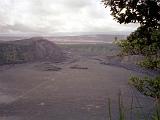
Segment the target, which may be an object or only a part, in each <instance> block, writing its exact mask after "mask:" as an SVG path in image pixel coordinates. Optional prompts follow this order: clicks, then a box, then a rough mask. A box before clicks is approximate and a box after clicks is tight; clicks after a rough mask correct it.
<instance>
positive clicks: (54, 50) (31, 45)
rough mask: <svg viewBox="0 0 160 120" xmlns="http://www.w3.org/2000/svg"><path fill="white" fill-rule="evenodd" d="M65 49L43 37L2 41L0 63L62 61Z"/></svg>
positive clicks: (0, 43) (0, 44)
mask: <svg viewBox="0 0 160 120" xmlns="http://www.w3.org/2000/svg"><path fill="white" fill-rule="evenodd" d="M64 60H65V55H64V53H63V51H62V50H61V49H60V48H59V47H58V46H57V45H56V44H54V43H53V42H51V41H48V40H46V39H44V38H42V37H35V38H30V39H25V40H17V41H7V42H0V65H3V64H15V63H25V62H32V61H50V62H62V61H64Z"/></svg>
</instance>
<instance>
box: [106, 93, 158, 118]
mask: <svg viewBox="0 0 160 120" xmlns="http://www.w3.org/2000/svg"><path fill="white" fill-rule="evenodd" d="M134 99H135V100H136V101H138V103H139V98H138V97H136V96H134V95H133V94H132V98H131V103H130V105H128V106H126V107H125V106H124V102H125V101H123V96H122V94H121V92H119V94H118V115H119V117H118V118H116V120H160V103H157V102H156V103H155V105H153V106H154V108H153V111H152V112H150V113H149V115H146V114H145V113H144V111H143V108H142V107H141V105H140V103H139V107H133V102H134ZM111 111H112V102H111V99H110V98H108V120H112V119H113V118H112V115H113V114H112V112H111ZM132 116H134V118H133V117H132Z"/></svg>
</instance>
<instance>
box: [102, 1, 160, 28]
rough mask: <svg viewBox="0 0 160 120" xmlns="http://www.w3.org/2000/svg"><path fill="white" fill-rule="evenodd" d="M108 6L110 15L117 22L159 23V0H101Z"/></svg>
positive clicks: (150, 24) (151, 24)
mask: <svg viewBox="0 0 160 120" xmlns="http://www.w3.org/2000/svg"><path fill="white" fill-rule="evenodd" d="M102 2H103V3H104V5H105V7H107V6H110V7H111V9H110V11H111V15H112V16H114V18H115V19H116V20H117V21H118V22H119V23H135V22H138V23H140V24H141V25H143V26H147V27H156V28H157V27H159V25H160V0H102Z"/></svg>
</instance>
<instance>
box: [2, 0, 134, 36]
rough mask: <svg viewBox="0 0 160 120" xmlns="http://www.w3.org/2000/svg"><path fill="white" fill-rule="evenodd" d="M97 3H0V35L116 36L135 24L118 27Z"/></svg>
mask: <svg viewBox="0 0 160 120" xmlns="http://www.w3.org/2000/svg"><path fill="white" fill-rule="evenodd" d="M100 1H101V0H0V34H55V33H114V34H115V33H119V34H126V33H129V32H131V31H133V30H135V29H136V27H137V25H136V24H129V25H123V24H118V23H117V22H116V21H114V20H113V18H112V16H111V15H110V12H109V8H108V9H105V8H104V6H103V4H101V2H100Z"/></svg>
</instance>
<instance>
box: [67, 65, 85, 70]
mask: <svg viewBox="0 0 160 120" xmlns="http://www.w3.org/2000/svg"><path fill="white" fill-rule="evenodd" d="M70 68H71V69H88V67H83V66H80V65H73V66H71V67H70Z"/></svg>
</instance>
